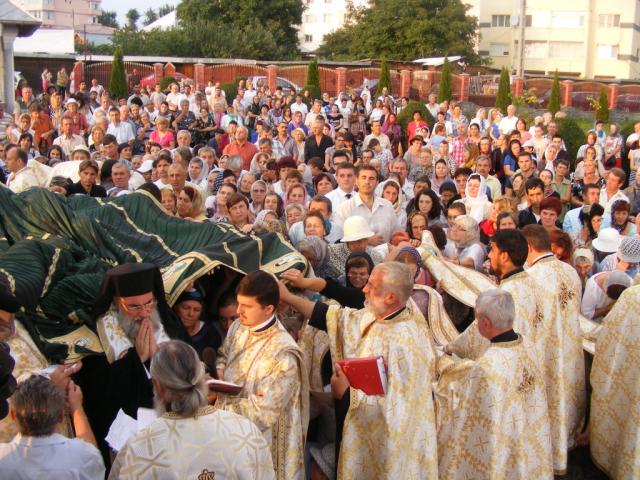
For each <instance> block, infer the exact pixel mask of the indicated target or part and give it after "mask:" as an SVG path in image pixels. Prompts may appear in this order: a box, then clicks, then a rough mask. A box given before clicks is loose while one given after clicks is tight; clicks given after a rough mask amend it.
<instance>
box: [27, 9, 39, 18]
mask: <svg viewBox="0 0 640 480" xmlns="http://www.w3.org/2000/svg"><path fill="white" fill-rule="evenodd" d="M29 15H31V16H32V17H34V18H40V10H31V11H29Z"/></svg>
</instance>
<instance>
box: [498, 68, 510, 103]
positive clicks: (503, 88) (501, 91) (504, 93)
mask: <svg viewBox="0 0 640 480" xmlns="http://www.w3.org/2000/svg"><path fill="white" fill-rule="evenodd" d="M510 103H511V83H510V82H509V70H507V68H506V67H502V70H501V71H500V83H499V84H498V95H497V96H496V107H497V108H499V109H500V110H501V111H502V113H505V112H506V111H507V107H508V106H509V104H510Z"/></svg>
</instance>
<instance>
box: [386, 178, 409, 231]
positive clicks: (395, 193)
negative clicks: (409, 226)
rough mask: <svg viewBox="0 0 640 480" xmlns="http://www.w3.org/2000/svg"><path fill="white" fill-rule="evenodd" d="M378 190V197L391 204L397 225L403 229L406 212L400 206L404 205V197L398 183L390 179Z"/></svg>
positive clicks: (405, 221)
mask: <svg viewBox="0 0 640 480" xmlns="http://www.w3.org/2000/svg"><path fill="white" fill-rule="evenodd" d="M381 187H382V188H381V189H380V196H381V197H382V198H384V199H385V200H389V202H391V206H392V207H393V211H394V212H395V214H396V216H397V218H398V225H400V226H401V227H404V226H405V225H406V223H407V212H406V210H405V209H404V208H402V206H403V205H404V204H405V203H404V202H405V197H404V193H403V191H402V188H401V187H400V183H398V181H397V180H395V179H393V178H390V179H389V180H386V181H385V182H383V183H382V185H381Z"/></svg>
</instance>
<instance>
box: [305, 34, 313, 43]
mask: <svg viewBox="0 0 640 480" xmlns="http://www.w3.org/2000/svg"><path fill="white" fill-rule="evenodd" d="M304 41H305V43H311V42H313V35H305V36H304Z"/></svg>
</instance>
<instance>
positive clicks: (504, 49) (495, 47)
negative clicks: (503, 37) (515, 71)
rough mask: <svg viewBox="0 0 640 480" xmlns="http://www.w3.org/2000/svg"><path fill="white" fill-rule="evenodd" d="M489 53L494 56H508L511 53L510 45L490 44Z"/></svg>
mask: <svg viewBox="0 0 640 480" xmlns="http://www.w3.org/2000/svg"><path fill="white" fill-rule="evenodd" d="M489 55H490V56H492V57H506V56H507V55H509V45H508V44H506V43H492V44H490V45H489Z"/></svg>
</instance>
